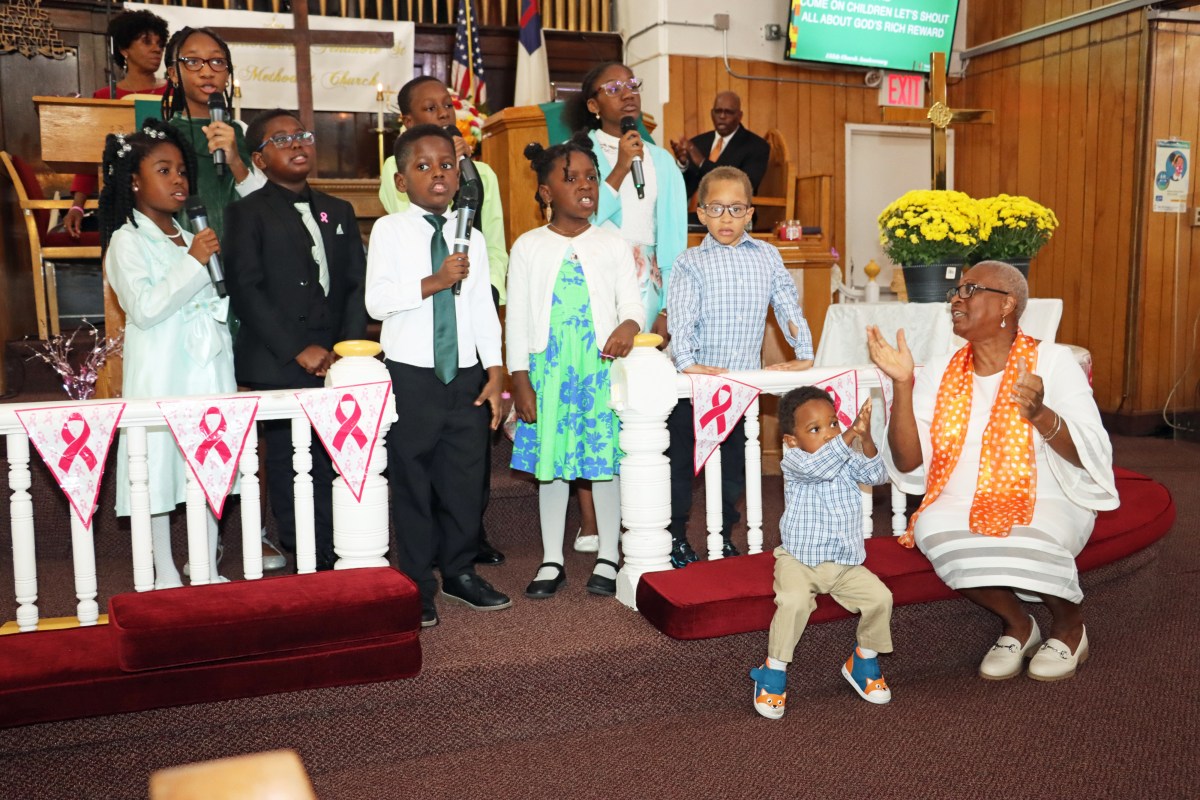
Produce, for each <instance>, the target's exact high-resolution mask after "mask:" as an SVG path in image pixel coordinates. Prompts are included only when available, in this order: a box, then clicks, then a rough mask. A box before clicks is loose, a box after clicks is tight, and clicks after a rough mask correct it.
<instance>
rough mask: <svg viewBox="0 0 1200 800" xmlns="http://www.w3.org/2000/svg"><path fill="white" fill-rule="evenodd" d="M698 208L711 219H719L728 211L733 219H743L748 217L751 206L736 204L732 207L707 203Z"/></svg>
mask: <svg viewBox="0 0 1200 800" xmlns="http://www.w3.org/2000/svg"><path fill="white" fill-rule="evenodd" d="M696 207H697V208H699V209H701V210H703V211H704V213H705V214H707V215H708V216H710V217H719V216H721V215H722V214H724V213H725V212H726V211H728V212H729V216H731V217H733V218H734V219H741V218H742V217H744V216H746V212H747V211H749V210H750V206H744V205H742V204H741V203H735V204H734V205H731V206H727V205H723V204H721V203H706V204H705V205H702V206H696Z"/></svg>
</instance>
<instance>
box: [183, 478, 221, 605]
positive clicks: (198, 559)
mask: <svg viewBox="0 0 1200 800" xmlns="http://www.w3.org/2000/svg"><path fill="white" fill-rule="evenodd" d="M184 512H185V513H184V520H185V521H186V523H187V542H188V572H189V573H190V574H191V585H192V586H204V585H206V584H209V583H214V582H215V581H214V577H215V573H216V570H217V565H216V564H213V563H211V562H210V560H209V559H210V558H211V556H210V555H209V554H210V553H211V552H212V550H211V549H210V548H209V544H208V500H207V498H205V496H204V487H202V486H201V485H200V481H198V480H196V476H195V475H193V474H192V471H191V470H190V469H189V470H188V476H187V491H186V493H185V495H184Z"/></svg>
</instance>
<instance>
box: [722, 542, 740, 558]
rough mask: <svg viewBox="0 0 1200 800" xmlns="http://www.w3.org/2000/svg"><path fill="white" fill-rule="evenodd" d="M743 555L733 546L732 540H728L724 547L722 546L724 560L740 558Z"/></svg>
mask: <svg viewBox="0 0 1200 800" xmlns="http://www.w3.org/2000/svg"><path fill="white" fill-rule="evenodd" d="M741 554H742V551H741V550H738V549H737V548H736V547H734V546H733V540H732V539H726V540H725V543H724V544H723V545H721V556H722V557H723V558H730V557H732V556H740V555H741Z"/></svg>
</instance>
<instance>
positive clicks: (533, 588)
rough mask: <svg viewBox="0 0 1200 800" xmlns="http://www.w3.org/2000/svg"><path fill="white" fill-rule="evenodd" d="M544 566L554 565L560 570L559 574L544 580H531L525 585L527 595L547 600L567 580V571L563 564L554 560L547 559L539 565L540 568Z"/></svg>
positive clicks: (535, 598)
mask: <svg viewBox="0 0 1200 800" xmlns="http://www.w3.org/2000/svg"><path fill="white" fill-rule="evenodd" d="M542 567H554V568H555V569H557V570H558V575H557V576H555V577H553V578H550V579H548V580H544V581H530V582H529V585H528V586H526V587H525V596H526V597H529V598H532V599H534V600H545V599H546V598H548V597H554V595H555V594H557V593H558V590H559V589H561V588H562V587H563V584H565V583H566V582H567V571H566V570H565V569H563V565H562V564H555V563H554V562H553V561H547V562H546V563H545V564H540V565H538V569H539V570H540V569H541V568H542Z"/></svg>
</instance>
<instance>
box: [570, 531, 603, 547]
mask: <svg viewBox="0 0 1200 800" xmlns="http://www.w3.org/2000/svg"><path fill="white" fill-rule="evenodd" d="M582 534H583V528H580V529H579V530H578V531H576V532H575V552H576V553H599V552H600V536H599V535H598V534H595V533H593V534H591V535H589V536H584V535H582Z"/></svg>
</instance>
